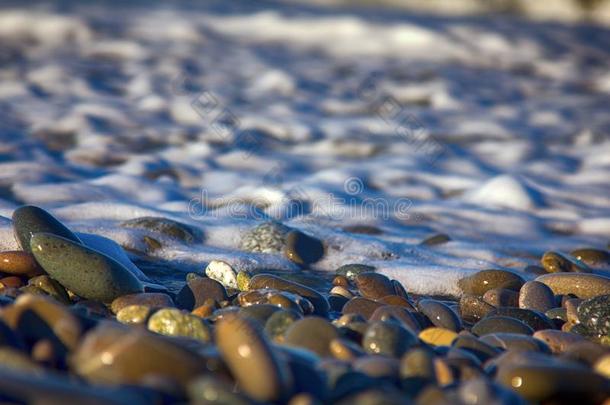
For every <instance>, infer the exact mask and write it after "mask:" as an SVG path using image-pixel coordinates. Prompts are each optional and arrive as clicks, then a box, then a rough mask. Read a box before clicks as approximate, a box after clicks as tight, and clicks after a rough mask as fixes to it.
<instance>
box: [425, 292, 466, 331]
mask: <svg viewBox="0 0 610 405" xmlns="http://www.w3.org/2000/svg"><path fill="white" fill-rule="evenodd" d="M417 307H418V309H419V310H420V312H421V313H423V314H424V315H425V316H426V317H427V318H428V319H429V320H430V321H431V322H432V323H433V324H434V326H438V327H439V328H445V329H449V330H452V331H454V332H459V331H460V330H461V329H462V321H461V320H460V318H459V317H458V316H457V314H456V313H455V312H454V311H453V310H452V309H451V308H449V307H448V306H447V305H445V304H443V303H442V302H439V301H435V300H431V299H423V300H420V301H419V302H418V303H417Z"/></svg>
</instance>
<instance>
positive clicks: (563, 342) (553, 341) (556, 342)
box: [533, 329, 586, 353]
mask: <svg viewBox="0 0 610 405" xmlns="http://www.w3.org/2000/svg"><path fill="white" fill-rule="evenodd" d="M533 336H534V338H535V339H540V340H542V341H543V342H545V343H546V344H547V345H548V346H549V347H550V348H551V351H552V352H553V353H562V352H564V351H565V350H566V349H567V348H568V347H569V346H571V345H572V344H574V343H578V342H583V341H586V339H585V338H584V337H582V336H580V335H577V334H576V333H570V332H562V331H560V330H555V329H543V330H539V331H537V332H535V333H534V335H533Z"/></svg>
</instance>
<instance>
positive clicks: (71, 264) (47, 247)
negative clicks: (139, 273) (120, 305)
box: [30, 233, 144, 303]
mask: <svg viewBox="0 0 610 405" xmlns="http://www.w3.org/2000/svg"><path fill="white" fill-rule="evenodd" d="M30 242H31V247H32V252H33V254H34V256H35V257H36V261H37V262H38V263H39V264H40V265H41V266H42V268H43V269H44V270H45V271H46V272H47V273H48V274H49V275H50V276H51V277H53V278H54V279H55V280H57V281H59V282H60V283H61V284H62V285H63V286H64V287H66V288H67V289H69V290H70V291H72V292H73V293H75V294H76V295H78V296H80V297H82V298H86V299H90V300H95V301H101V302H104V303H110V302H112V301H113V300H114V299H115V298H117V297H120V296H121V295H127V294H134V293H139V292H142V291H143V289H144V288H143V286H142V284H141V283H140V281H139V280H138V279H137V278H136V276H134V275H133V274H132V273H131V272H130V271H129V270H128V269H127V268H125V267H124V266H123V265H122V264H120V263H119V262H117V261H116V260H114V259H112V258H110V257H108V256H106V255H104V254H102V253H99V252H97V251H95V250H93V249H91V248H88V247H86V246H83V245H80V244H78V243H75V242H73V241H71V240H68V239H65V238H62V237H59V236H56V235H53V234H49V233H37V234H35V235H34V236H32V238H31V240H30Z"/></svg>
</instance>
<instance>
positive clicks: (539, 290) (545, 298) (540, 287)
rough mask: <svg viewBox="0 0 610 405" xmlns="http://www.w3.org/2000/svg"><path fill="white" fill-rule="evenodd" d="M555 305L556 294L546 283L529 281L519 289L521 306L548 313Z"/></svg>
mask: <svg viewBox="0 0 610 405" xmlns="http://www.w3.org/2000/svg"><path fill="white" fill-rule="evenodd" d="M554 307H555V295H554V294H553V290H551V289H550V288H549V287H548V286H547V285H546V284H543V283H541V282H540V281H528V282H527V283H525V284H523V287H521V290H520V291H519V308H523V309H533V310H535V311H540V312H544V313H546V312H547V311H548V310H550V309H552V308H554Z"/></svg>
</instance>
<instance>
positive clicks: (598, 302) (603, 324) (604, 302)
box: [577, 295, 610, 336]
mask: <svg viewBox="0 0 610 405" xmlns="http://www.w3.org/2000/svg"><path fill="white" fill-rule="evenodd" d="M577 316H578V320H579V321H580V322H581V323H582V324H583V325H584V326H585V327H587V328H588V329H589V330H591V331H593V332H594V333H597V334H599V335H606V336H607V335H610V295H600V296H598V297H595V298H590V299H588V300H585V301H583V302H581V303H580V305H578V309H577Z"/></svg>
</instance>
